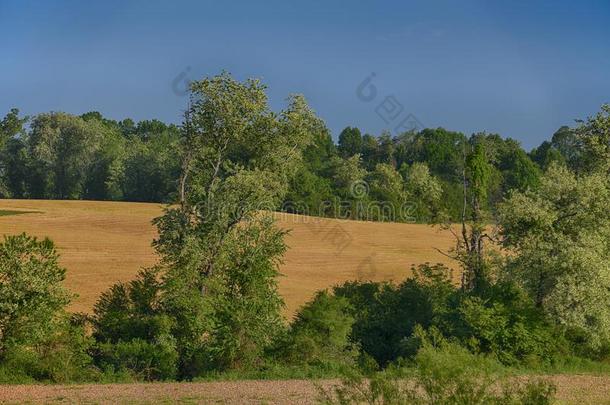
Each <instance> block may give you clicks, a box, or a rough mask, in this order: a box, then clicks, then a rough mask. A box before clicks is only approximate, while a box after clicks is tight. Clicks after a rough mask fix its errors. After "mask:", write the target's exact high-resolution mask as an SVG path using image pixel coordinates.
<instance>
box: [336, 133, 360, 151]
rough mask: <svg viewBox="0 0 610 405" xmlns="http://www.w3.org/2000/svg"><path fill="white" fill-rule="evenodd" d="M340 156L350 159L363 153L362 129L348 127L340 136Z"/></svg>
mask: <svg viewBox="0 0 610 405" xmlns="http://www.w3.org/2000/svg"><path fill="white" fill-rule="evenodd" d="M337 149H338V151H339V154H340V155H341V156H342V157H344V158H349V157H352V156H354V155H355V154H357V153H360V152H361V151H362V134H361V133H360V129H358V128H356V127H354V128H352V127H347V128H345V129H344V130H343V131H341V133H340V134H339V145H338V148H337Z"/></svg>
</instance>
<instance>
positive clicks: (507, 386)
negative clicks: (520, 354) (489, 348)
mask: <svg viewBox="0 0 610 405" xmlns="http://www.w3.org/2000/svg"><path fill="white" fill-rule="evenodd" d="M554 393H555V387H554V386H553V385H552V384H551V383H549V382H546V381H543V380H537V381H536V380H528V381H526V382H524V383H522V382H519V381H518V380H515V379H510V378H506V376H505V372H504V370H503V369H502V367H501V365H500V364H498V363H496V362H495V361H494V360H492V359H490V358H488V357H484V356H480V355H473V354H471V353H470V352H469V351H468V350H466V349H465V348H463V347H461V346H459V345H457V344H454V343H447V342H441V344H440V346H439V347H434V346H433V345H432V344H430V342H426V343H425V344H424V346H423V347H422V348H421V349H420V351H419V352H418V353H417V356H416V357H415V361H414V366H413V368H411V369H409V368H404V367H397V368H393V367H391V368H389V369H388V370H386V371H384V372H380V373H377V374H375V375H374V376H373V377H372V378H371V379H370V380H369V381H367V380H365V379H363V378H362V377H361V376H358V375H353V376H351V377H350V378H347V379H345V380H344V381H343V383H342V385H340V386H335V387H334V388H333V389H332V390H330V391H329V390H321V396H320V402H322V403H326V404H353V403H369V404H435V405H444V404H446V405H450V404H451V405H453V404H463V405H466V404H468V405H469V404H540V405H544V404H550V403H551V401H552V399H553V395H554Z"/></svg>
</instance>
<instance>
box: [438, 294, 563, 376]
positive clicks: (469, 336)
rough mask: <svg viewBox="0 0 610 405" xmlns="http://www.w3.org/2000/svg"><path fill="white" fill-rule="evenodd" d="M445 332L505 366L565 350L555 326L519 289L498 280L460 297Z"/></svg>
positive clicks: (535, 359)
mask: <svg viewBox="0 0 610 405" xmlns="http://www.w3.org/2000/svg"><path fill="white" fill-rule="evenodd" d="M452 318H453V319H452V320H451V322H448V323H447V324H449V323H451V324H452V326H451V327H450V328H448V329H450V330H449V331H448V333H447V335H453V336H456V337H457V338H458V339H460V340H461V342H462V343H463V344H464V345H465V346H467V347H469V348H470V349H471V350H472V351H474V352H483V353H489V354H493V355H494V356H496V358H498V360H500V361H501V362H502V363H504V364H506V365H516V364H518V363H521V362H529V363H532V362H534V363H538V362H540V361H549V360H551V359H552V358H553V357H554V356H555V355H556V354H558V353H560V352H562V351H566V350H567V349H566V344H565V343H564V341H563V339H561V337H560V334H559V333H558V331H557V330H556V328H555V327H554V326H553V325H551V324H550V323H549V322H548V321H547V320H546V318H545V316H544V314H543V313H542V311H541V310H539V309H538V308H536V307H535V305H534V303H533V302H532V300H531V299H530V298H529V297H528V295H527V294H525V292H523V290H521V289H519V288H518V287H516V286H515V285H513V284H511V283H498V284H496V285H494V286H492V287H490V289H489V290H488V292H487V293H486V294H485V295H484V296H467V295H466V296H462V297H460V300H459V303H458V304H457V308H456V309H455V311H454V312H453V314H452Z"/></svg>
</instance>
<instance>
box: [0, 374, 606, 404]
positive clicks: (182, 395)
mask: <svg viewBox="0 0 610 405" xmlns="http://www.w3.org/2000/svg"><path fill="white" fill-rule="evenodd" d="M549 378H550V379H551V380H552V381H553V382H554V383H555V384H556V385H557V396H556V399H557V401H558V402H559V403H562V404H610V377H607V376H589V375H555V376H550V377H549ZM337 383H338V381H336V380H320V381H315V382H314V381H307V380H284V381H261V380H250V381H218V382H201V383H150V384H102V385H99V384H97V385H94V384H85V385H53V386H49V385H18V386H0V402H2V403H28V402H29V403H103V404H105V403H113V404H115V403H121V404H141V403H150V404H152V403H167V404H170V403H184V404H193V403H227V404H252V403H255V404H314V403H315V402H316V398H317V396H318V388H317V387H320V386H321V387H323V388H326V389H328V388H330V387H332V386H333V385H334V384H337Z"/></svg>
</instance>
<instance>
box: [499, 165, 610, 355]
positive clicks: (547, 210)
mask: <svg viewBox="0 0 610 405" xmlns="http://www.w3.org/2000/svg"><path fill="white" fill-rule="evenodd" d="M609 205H610V184H609V182H608V177H607V176H606V175H605V174H604V173H593V174H590V175H583V176H580V177H576V176H575V175H574V174H573V173H571V172H570V171H569V170H568V169H567V168H565V167H561V166H557V165H553V166H551V167H550V168H549V170H548V171H547V173H546V174H545V175H544V176H543V178H542V179H541V184H540V187H539V188H537V189H536V190H533V191H529V192H524V193H514V194H513V195H512V196H511V197H510V198H509V199H508V200H507V201H506V202H505V203H503V204H502V206H501V207H500V221H501V225H502V229H503V235H504V239H503V240H504V246H505V247H506V248H507V249H509V250H510V251H511V252H512V253H513V254H512V255H511V256H509V265H508V268H507V269H508V271H509V276H510V277H513V278H514V279H516V280H519V281H520V282H521V284H522V285H523V286H524V287H525V288H526V290H527V291H528V292H529V293H530V295H531V296H532V298H533V300H534V301H535V303H536V305H538V306H539V307H541V308H543V309H544V310H545V311H546V313H547V314H549V315H550V316H551V317H552V319H554V320H555V321H556V322H557V323H558V324H560V325H564V326H567V327H570V328H579V329H582V330H584V331H586V332H587V333H588V335H589V338H590V339H589V344H591V345H593V346H596V347H600V345H601V344H602V342H603V341H604V340H607V339H608V338H609V336H608V330H609V325H610V324H609V322H610V312H609V311H608V309H609V308H610V302H608V294H607V291H608V288H610V285H609V284H608V282H609V280H610V278H609V276H610V268H609V267H608V266H609V263H610V244H609V242H608V241H609V240H610V218H609V217H608V215H607V213H608V206H609Z"/></svg>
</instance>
